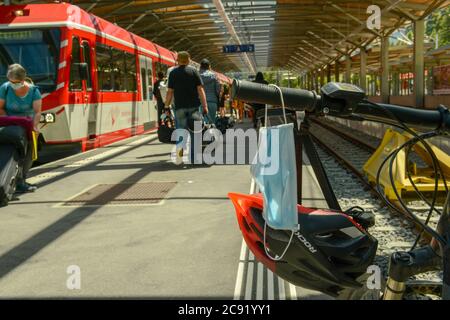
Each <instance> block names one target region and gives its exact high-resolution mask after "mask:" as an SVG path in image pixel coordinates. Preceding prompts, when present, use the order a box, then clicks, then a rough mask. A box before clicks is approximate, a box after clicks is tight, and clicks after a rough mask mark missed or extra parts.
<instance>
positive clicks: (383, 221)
mask: <svg viewBox="0 0 450 320" xmlns="http://www.w3.org/2000/svg"><path fill="white" fill-rule="evenodd" d="M310 132H311V134H312V136H313V139H314V140H315V143H316V147H317V150H318V153H319V157H320V159H321V160H322V163H323V166H324V168H325V170H326V172H327V175H328V177H329V180H330V183H331V185H332V188H333V190H334V191H335V193H336V197H337V198H338V199H339V204H340V205H341V207H342V209H343V210H346V209H348V208H350V207H352V206H360V207H362V208H363V209H365V210H366V211H371V212H373V213H374V215H375V218H376V225H375V226H374V227H372V228H371V229H370V230H369V231H370V233H371V234H372V235H373V236H374V237H375V238H377V239H378V242H379V246H378V252H377V257H376V260H375V262H376V264H377V265H379V266H380V267H381V270H382V271H383V274H384V276H385V277H386V276H387V270H388V261H389V257H390V255H391V254H392V253H393V252H395V251H407V250H409V249H410V248H411V246H412V245H413V243H414V242H415V240H416V237H417V235H418V233H419V229H418V227H417V225H415V224H414V223H413V222H412V221H411V220H410V219H408V218H407V217H406V216H403V215H399V214H395V213H394V212H393V211H392V210H390V209H389V208H388V207H386V206H385V205H384V204H383V203H382V200H381V199H380V198H379V196H378V193H377V192H376V191H375V190H374V188H373V186H371V185H370V184H369V183H368V182H367V180H366V179H365V177H364V174H363V171H362V168H363V165H364V164H365V163H366V161H367V160H368V159H369V157H370V156H371V154H372V153H373V152H374V151H375V149H376V140H374V138H372V139H371V143H367V142H365V141H363V140H362V139H361V138H357V137H354V135H352V134H351V133H350V132H349V130H347V131H344V130H342V129H338V128H337V127H336V126H334V125H330V124H327V123H325V124H324V123H323V122H321V121H317V120H313V121H312V123H311V128H310ZM408 205H409V207H410V208H411V209H412V210H413V211H414V212H415V213H416V214H417V215H418V216H419V217H420V218H421V219H422V220H425V219H426V215H427V213H428V212H427V211H428V207H427V206H426V204H425V203H423V202H422V201H414V202H409V203H408ZM405 218H406V219H405ZM437 221H438V217H436V214H434V216H433V218H432V219H431V220H430V223H429V225H430V226H431V227H433V228H435V227H436V224H437ZM441 277H442V275H441V273H440V272H429V273H425V274H421V275H418V276H415V277H414V278H413V279H411V280H428V281H432V282H434V281H442V278H441Z"/></svg>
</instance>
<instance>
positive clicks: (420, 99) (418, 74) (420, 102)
mask: <svg viewBox="0 0 450 320" xmlns="http://www.w3.org/2000/svg"><path fill="white" fill-rule="evenodd" d="M424 39H425V19H420V20H416V21H414V96H415V102H416V107H417V108H423V107H424V104H425V68H424Z"/></svg>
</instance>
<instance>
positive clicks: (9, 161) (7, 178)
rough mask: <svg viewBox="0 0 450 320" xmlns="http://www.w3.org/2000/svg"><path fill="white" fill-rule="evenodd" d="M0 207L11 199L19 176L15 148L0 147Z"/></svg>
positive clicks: (8, 146) (9, 145)
mask: <svg viewBox="0 0 450 320" xmlns="http://www.w3.org/2000/svg"><path fill="white" fill-rule="evenodd" d="M0 150H1V152H0V207H1V206H5V205H7V204H8V202H9V201H10V200H11V199H12V197H13V195H14V192H15V190H16V179H17V176H18V174H19V162H18V160H19V155H18V153H17V149H16V147H15V146H13V145H11V144H7V145H0Z"/></svg>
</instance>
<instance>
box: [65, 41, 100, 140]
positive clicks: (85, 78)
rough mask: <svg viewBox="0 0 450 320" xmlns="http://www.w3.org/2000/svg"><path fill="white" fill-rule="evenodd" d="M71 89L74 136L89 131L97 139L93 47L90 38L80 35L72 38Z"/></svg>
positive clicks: (81, 135)
mask: <svg viewBox="0 0 450 320" xmlns="http://www.w3.org/2000/svg"><path fill="white" fill-rule="evenodd" d="M69 91H70V96H71V97H70V101H71V104H73V105H74V108H73V109H72V110H71V113H72V116H71V123H70V128H71V132H72V137H73V138H84V137H86V131H87V136H88V138H89V139H95V138H96V129H97V128H96V118H97V116H96V115H97V112H96V111H97V107H96V105H95V104H94V103H93V102H94V98H95V97H94V95H93V92H94V91H93V87H92V57H91V49H90V45H89V42H88V40H87V39H83V38H81V39H80V37H78V36H74V37H73V38H72V54H71V68H70V83H69ZM86 124H87V125H86ZM86 127H87V128H86Z"/></svg>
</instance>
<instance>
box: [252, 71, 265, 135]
mask: <svg viewBox="0 0 450 320" xmlns="http://www.w3.org/2000/svg"><path fill="white" fill-rule="evenodd" d="M253 82H254V83H260V84H266V85H267V84H269V83H268V82H267V81H266V80H265V79H264V75H263V73H262V72H258V73H257V74H256V77H255V80H254V81H253ZM251 106H252V107H253V126H254V128H255V129H256V128H257V126H258V117H257V116H256V114H257V112H258V111H259V110H261V109H265V108H266V105H265V104H260V103H252V104H251Z"/></svg>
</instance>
